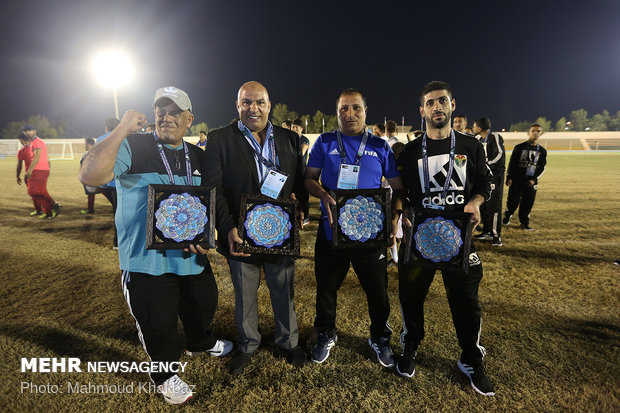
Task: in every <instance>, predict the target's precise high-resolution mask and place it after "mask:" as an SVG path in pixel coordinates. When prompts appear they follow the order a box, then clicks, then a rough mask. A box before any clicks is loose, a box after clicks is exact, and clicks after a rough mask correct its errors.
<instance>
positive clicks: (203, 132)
mask: <svg viewBox="0 0 620 413" xmlns="http://www.w3.org/2000/svg"><path fill="white" fill-rule="evenodd" d="M201 133H202V134H203V135H206V134H207V132H205V131H203V130H201V131H200V132H198V134H199V135H200V134H201Z"/></svg>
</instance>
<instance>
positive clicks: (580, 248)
mask: <svg viewBox="0 0 620 413" xmlns="http://www.w3.org/2000/svg"><path fill="white" fill-rule="evenodd" d="M77 171H78V161H77V160H75V161H55V162H53V165H52V175H51V177H50V181H49V185H48V189H49V192H50V193H51V195H52V196H53V197H54V198H55V199H56V200H57V201H59V202H60V203H62V204H63V210H62V212H61V214H60V215H59V216H58V217H57V218H56V219H54V220H47V219H45V220H39V219H36V218H31V217H29V216H28V213H29V212H30V211H31V210H32V203H31V201H30V198H29V197H28V195H27V194H26V188H25V187H24V186H17V184H16V183H15V161H14V160H10V159H9V160H6V159H5V160H0V172H1V173H0V183H1V186H0V187H1V188H2V192H3V194H2V198H1V199H2V201H1V206H2V208H1V211H2V214H1V215H0V240H1V245H0V260H1V264H0V268H1V271H0V287H1V289H0V291H1V293H0V303H1V308H2V313H3V318H2V320H1V321H0V372H1V377H2V380H1V381H0V411H2V412H7V411H8V412H39V411H41V412H61V411H62V412H65V411H67V412H82V411H91V412H107V411H109V412H124V411H127V412H129V411H168V410H171V407H170V406H168V405H166V404H165V403H164V401H163V399H162V398H161V397H160V396H156V395H153V394H149V393H148V392H138V391H137V388H138V385H139V383H143V382H147V380H148V379H147V376H146V375H145V374H137V373H130V374H121V373H117V374H113V373H106V374H95V373H88V372H83V373H64V374H63V373H21V372H20V359H21V358H22V357H26V358H30V357H79V358H80V359H81V360H82V364H83V365H84V364H85V363H86V362H87V361H115V360H116V361H143V360H145V359H146V354H145V352H144V350H143V349H142V347H141V345H140V343H139V341H138V339H137V336H136V330H135V325H134V322H133V319H132V318H131V315H130V314H129V311H128V310H127V306H126V304H125V301H124V300H123V295H122V293H121V284H120V272H119V269H118V257H117V254H116V251H113V250H112V249H111V248H110V247H111V245H112V236H113V231H112V215H111V207H110V206H109V204H108V203H107V201H106V200H105V199H104V198H103V197H102V196H101V195H98V196H97V201H96V205H95V208H96V210H97V214H95V215H90V216H83V215H80V213H79V210H80V209H84V208H85V206H86V196H85V195H84V192H83V189H82V186H81V185H80V184H79V182H78V180H77ZM504 199H505V197H504ZM618 208H620V154H592V155H590V154H583V153H581V154H561V153H551V154H550V155H549V163H548V169H547V172H546V173H545V174H544V176H543V177H542V178H541V182H540V188H539V191H538V198H537V200H536V204H535V206H534V210H533V212H532V221H531V225H532V226H533V227H534V228H535V231H533V232H524V231H520V230H519V229H518V228H517V226H516V225H518V223H517V224H513V225H511V226H509V227H504V232H503V237H502V238H503V240H504V246H503V247H501V248H492V247H491V246H490V245H489V244H481V243H479V244H477V245H478V249H479V251H480V256H481V258H482V260H483V265H484V268H485V276H484V278H483V280H482V283H481V285H480V300H481V304H482V308H483V331H482V344H483V345H484V346H485V347H486V348H487V350H488V353H487V357H486V359H485V362H486V367H487V372H488V374H489V376H490V377H491V379H492V380H493V382H494V384H495V388H496V392H497V396H496V397H493V398H484V397H482V396H479V395H478V394H476V393H475V392H474V391H473V389H472V388H471V387H470V385H469V381H468V380H467V379H466V378H465V376H464V375H463V374H462V373H460V371H459V370H458V368H457V367H456V359H457V358H458V356H459V354H460V351H459V348H458V345H457V342H456V337H455V333H454V327H453V326H452V321H451V317H450V313H449V308H448V304H447V300H446V298H445V292H444V290H443V284H442V283H441V278H440V277H436V280H435V282H434V283H433V285H432V286H431V290H430V292H429V295H428V298H427V302H426V321H427V332H426V333H427V334H426V339H425V340H424V341H423V343H422V345H421V346H420V348H419V352H418V367H417V370H416V375H415V376H414V378H413V379H411V380H408V379H404V378H401V377H399V376H398V375H396V374H395V373H394V371H393V370H388V369H383V368H381V367H380V366H379V364H378V363H377V362H376V360H375V359H374V357H372V354H371V350H370V349H369V347H368V345H367V344H366V340H367V337H368V325H369V320H368V312H367V308H366V303H365V299H364V295H363V292H362V290H361V288H360V286H359V283H358V282H357V279H356V278H355V276H354V274H353V273H352V272H351V273H350V274H349V276H348V277H347V279H346V280H345V282H344V284H343V287H342V289H341V291H340V294H339V303H338V309H339V313H338V321H337V325H338V336H339V341H338V345H337V346H336V347H335V348H334V350H333V351H332V355H331V357H330V359H329V360H328V361H327V362H326V363H324V364H323V365H314V364H309V365H307V366H306V367H304V368H302V369H296V368H294V367H291V366H289V365H288V364H286V363H285V362H284V361H283V360H281V359H278V358H275V357H274V356H273V354H272V351H271V350H272V348H273V339H272V334H273V315H272V312H271V307H270V303H269V296H268V292H267V290H266V287H265V285H264V282H263V283H262V285H261V288H260V290H259V294H260V295H259V300H260V303H261V306H260V309H259V311H260V317H261V323H260V328H261V331H262V333H263V347H262V348H261V350H259V352H258V353H257V354H256V355H255V356H254V357H253V359H252V362H251V364H250V366H249V367H248V369H247V370H246V372H244V374H243V375H241V376H239V377H237V378H233V377H231V376H230V375H229V374H228V368H227V363H228V357H226V358H224V359H213V358H209V357H207V356H203V357H199V358H195V359H189V358H188V357H185V356H183V357H182V361H187V362H188V365H187V371H186V372H185V374H184V375H183V378H184V379H185V380H186V381H187V382H189V383H191V384H195V385H196V396H195V397H194V399H192V400H191V401H190V402H188V403H187V404H186V405H183V406H181V407H180V408H177V410H183V411H196V412H198V411H217V412H219V411H242V412H261V411H277V412H296V411H311V412H315V411H335V412H339V411H345V412H367V411H368V412H370V411H372V412H376V411H389V412H392V411H394V412H400V411H402V412H406V411H450V412H458V411H517V410H518V411H577V412H582V411H605V412H617V411H620V289H619V285H620V277H619V276H620V267H619V266H615V265H613V261H614V260H616V259H619V258H620V232H619V228H620V215H619V213H618ZM316 218H317V211H316V204H315V205H314V207H313V210H312V212H311V220H312V222H311V224H310V225H309V229H304V231H303V232H302V258H301V259H299V260H298V262H297V272H296V297H295V299H296V307H297V312H298V322H299V326H300V334H301V341H302V344H303V345H304V346H305V348H306V349H310V348H311V346H312V345H313V344H314V336H315V335H314V331H313V328H312V322H313V317H314V298H315V281H314V269H313V264H312V263H313V245H314V234H315V231H316ZM306 228H308V227H306ZM210 259H211V262H212V263H213V267H214V271H215V274H216V280H217V282H218V286H219V293H220V296H219V306H218V310H217V313H216V316H215V320H214V329H215V331H216V332H217V334H218V335H219V336H220V337H223V338H227V339H230V340H234V339H235V338H236V329H235V324H234V315H233V310H234V302H233V300H234V296H233V288H232V284H231V282H230V278H229V274H228V269H227V267H226V266H225V263H224V260H223V259H222V258H221V257H220V256H219V255H217V254H216V253H211V254H210ZM397 280H398V278H397V274H396V270H395V269H393V268H391V269H390V270H389V283H390V299H391V304H392V314H391V316H390V324H391V325H392V326H393V328H394V330H395V335H394V337H393V339H392V345H393V348H395V349H397V348H398V346H397V344H398V343H397V342H398V338H397V335H398V334H397V333H398V332H399V331H400V324H401V317H400V311H399V306H398V281H397ZM22 382H25V383H34V384H36V385H45V386H48V385H49V388H51V389H52V390H53V389H55V388H54V387H53V386H58V390H59V392H63V393H58V394H54V393H49V392H45V393H32V392H31V391H30V390H25V391H22V384H21V383H22ZM76 382H79V383H81V384H88V383H89V382H90V383H91V384H94V385H103V384H109V385H119V386H129V385H131V384H133V385H134V386H135V388H134V392H133V393H123V394H110V393H99V394H96V393H91V394H68V391H67V390H68V388H67V383H71V384H72V385H74V383H76ZM125 388H127V387H125Z"/></svg>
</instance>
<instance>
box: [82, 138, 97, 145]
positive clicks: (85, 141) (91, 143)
mask: <svg viewBox="0 0 620 413" xmlns="http://www.w3.org/2000/svg"><path fill="white" fill-rule="evenodd" d="M84 143H85V144H86V145H93V146H94V145H95V140H94V139H93V138H86V139H84Z"/></svg>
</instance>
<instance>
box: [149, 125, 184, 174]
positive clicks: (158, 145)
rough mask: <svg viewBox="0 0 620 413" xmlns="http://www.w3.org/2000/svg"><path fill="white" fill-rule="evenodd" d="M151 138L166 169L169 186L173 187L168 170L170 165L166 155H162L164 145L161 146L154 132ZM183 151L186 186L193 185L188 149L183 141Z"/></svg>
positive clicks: (170, 171)
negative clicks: (153, 139)
mask: <svg viewBox="0 0 620 413" xmlns="http://www.w3.org/2000/svg"><path fill="white" fill-rule="evenodd" d="M153 138H155V143H156V144H157V149H159V156H161V160H162V162H163V163H164V166H165V167H166V172H168V179H170V185H174V184H175V182H174V175H173V174H172V170H171V169H170V164H169V163H168V159H166V154H164V145H162V144H161V142H160V141H159V138H158V137H157V134H156V133H155V132H153ZM175 150H176V149H175ZM183 150H184V152H185V172H186V173H187V185H193V182H192V164H191V162H190V160H189V149H188V148H187V144H186V143H185V141H183Z"/></svg>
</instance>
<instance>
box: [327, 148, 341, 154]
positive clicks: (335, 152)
mask: <svg viewBox="0 0 620 413" xmlns="http://www.w3.org/2000/svg"><path fill="white" fill-rule="evenodd" d="M329 154H330V155H340V152H338V149H336V148H334V149H332V151H331V152H330V153H329Z"/></svg>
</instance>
